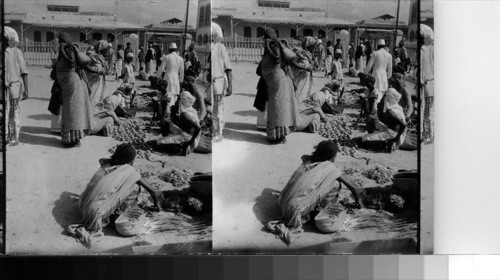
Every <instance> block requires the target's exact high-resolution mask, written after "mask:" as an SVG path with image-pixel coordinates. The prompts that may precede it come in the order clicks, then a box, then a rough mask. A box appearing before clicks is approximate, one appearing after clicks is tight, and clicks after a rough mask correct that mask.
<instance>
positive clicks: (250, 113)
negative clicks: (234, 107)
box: [233, 110, 259, 117]
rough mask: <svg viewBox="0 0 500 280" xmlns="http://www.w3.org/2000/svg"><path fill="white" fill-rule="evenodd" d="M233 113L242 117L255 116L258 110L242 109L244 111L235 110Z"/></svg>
mask: <svg viewBox="0 0 500 280" xmlns="http://www.w3.org/2000/svg"><path fill="white" fill-rule="evenodd" d="M233 114H235V115H238V116H242V117H257V116H258V114H259V111H257V110H244V111H236V112H234V113H233Z"/></svg>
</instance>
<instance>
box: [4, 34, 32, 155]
mask: <svg viewBox="0 0 500 280" xmlns="http://www.w3.org/2000/svg"><path fill="white" fill-rule="evenodd" d="M17 44H19V36H18V35H17V32H16V31H15V30H14V29H12V28H10V27H8V26H5V27H4V36H3V37H2V48H3V49H4V50H5V87H6V92H5V98H4V100H5V113H6V114H8V116H5V120H6V123H5V132H6V133H7V137H6V138H7V143H10V146H16V145H18V144H19V133H20V131H21V100H26V99H28V71H27V69H26V63H25V62H24V57H23V53H22V52H21V50H20V49H18V48H17V47H16V46H17Z"/></svg>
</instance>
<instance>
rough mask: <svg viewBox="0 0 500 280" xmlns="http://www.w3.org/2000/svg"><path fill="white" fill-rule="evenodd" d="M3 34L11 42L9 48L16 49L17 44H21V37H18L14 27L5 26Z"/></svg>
mask: <svg viewBox="0 0 500 280" xmlns="http://www.w3.org/2000/svg"><path fill="white" fill-rule="evenodd" d="M3 32H4V36H5V38H7V39H8V40H9V46H11V47H15V46H16V45H17V44H19V36H18V35H17V32H16V30H14V29H13V28H12V27H8V26H4V28H3ZM11 44H14V45H11Z"/></svg>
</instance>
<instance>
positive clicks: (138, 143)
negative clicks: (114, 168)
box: [112, 118, 151, 151]
mask: <svg viewBox="0 0 500 280" xmlns="http://www.w3.org/2000/svg"><path fill="white" fill-rule="evenodd" d="M142 127H144V123H143V121H141V120H140V119H135V118H130V119H126V120H123V121H122V122H121V125H120V126H117V127H115V129H114V130H113V134H112V136H113V138H114V139H116V140H118V141H122V142H126V143H130V144H132V146H134V148H135V149H137V150H146V151H148V150H151V147H150V146H149V145H148V144H146V141H145V138H146V134H145V133H144V131H143V129H142Z"/></svg>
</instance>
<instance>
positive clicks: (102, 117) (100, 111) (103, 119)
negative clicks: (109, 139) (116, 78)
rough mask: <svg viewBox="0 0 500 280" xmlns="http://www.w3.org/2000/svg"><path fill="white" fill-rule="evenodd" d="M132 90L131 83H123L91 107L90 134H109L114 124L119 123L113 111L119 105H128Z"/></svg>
mask: <svg viewBox="0 0 500 280" xmlns="http://www.w3.org/2000/svg"><path fill="white" fill-rule="evenodd" d="M133 91H134V87H133V86H132V85H131V84H128V83H123V84H122V85H121V86H120V87H119V88H118V89H117V90H116V91H115V92H114V93H113V94H112V95H110V96H108V97H106V98H105V99H104V100H103V101H101V102H99V103H97V104H96V105H95V106H94V108H92V114H93V118H92V126H91V127H92V128H91V129H90V134H98V133H101V132H102V134H103V135H104V136H111V133H112V132H113V128H114V125H115V124H116V125H118V126H119V125H120V119H119V118H118V116H117V115H116V113H115V111H116V109H118V108H119V107H120V108H121V109H124V108H126V107H127V106H128V104H127V103H128V102H129V100H130V96H131V95H132V93H133Z"/></svg>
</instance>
